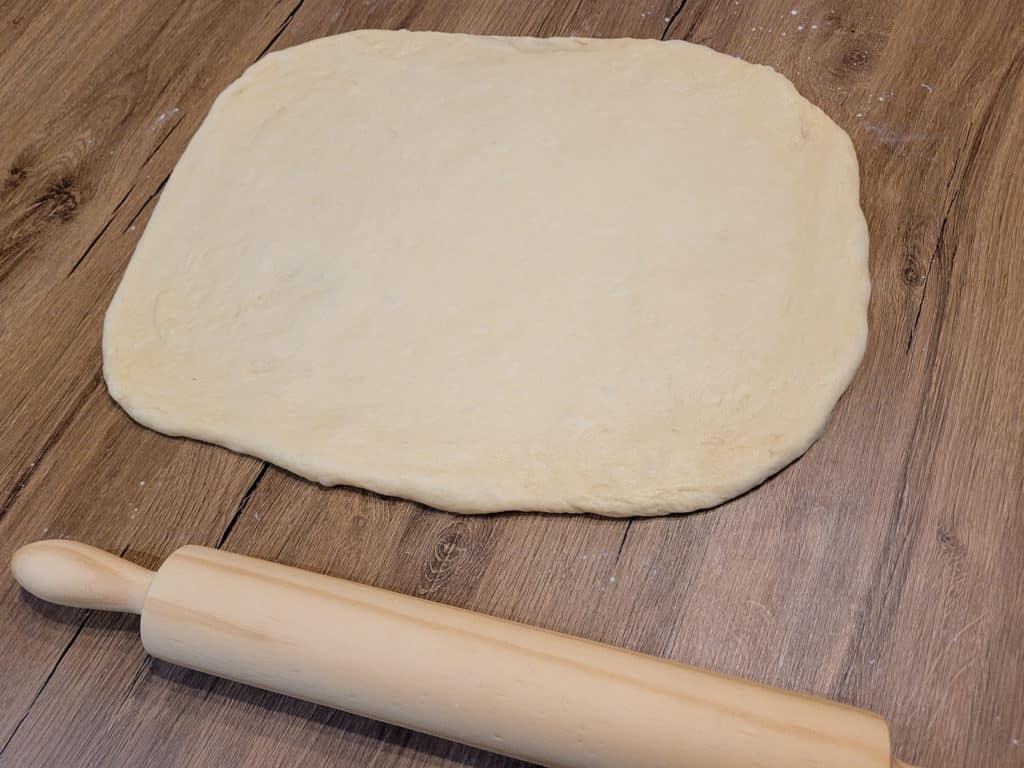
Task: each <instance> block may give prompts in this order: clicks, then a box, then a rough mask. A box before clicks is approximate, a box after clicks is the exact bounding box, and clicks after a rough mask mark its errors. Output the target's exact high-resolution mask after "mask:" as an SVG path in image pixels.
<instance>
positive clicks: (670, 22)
mask: <svg viewBox="0 0 1024 768" xmlns="http://www.w3.org/2000/svg"><path fill="white" fill-rule="evenodd" d="M685 5H686V0H682V2H680V3H679V5H678V6H676V9H675V11H673V12H672V15H671V16H669V19H668V22H667V23H666V24H665V28H664V29H663V30H661V37H660V38H659V39H661V40H664V39H665V38H666V37H667V36H668V31H669V30H670V29H672V25H673V24H675V23H676V19H677V18H679V14H680V13H682V12H683V7H684V6H685Z"/></svg>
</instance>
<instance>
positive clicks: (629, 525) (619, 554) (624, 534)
mask: <svg viewBox="0 0 1024 768" xmlns="http://www.w3.org/2000/svg"><path fill="white" fill-rule="evenodd" d="M632 527H633V518H630V519H629V520H628V521H626V528H625V529H624V530H623V531H622V538H621V539H620V540H619V548H618V550H617V551H616V552H615V562H613V563H612V565H613V566H616V565H618V564H619V560H620V559H621V558H622V550H624V549H625V548H626V539H627V538H628V537H629V529H630V528H632Z"/></svg>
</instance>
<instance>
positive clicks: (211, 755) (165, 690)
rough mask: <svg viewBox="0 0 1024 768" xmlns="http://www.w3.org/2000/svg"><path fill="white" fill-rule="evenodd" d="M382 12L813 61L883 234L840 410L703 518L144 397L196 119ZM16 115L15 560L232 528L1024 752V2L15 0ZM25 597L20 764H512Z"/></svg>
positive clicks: (9, 694)
mask: <svg viewBox="0 0 1024 768" xmlns="http://www.w3.org/2000/svg"><path fill="white" fill-rule="evenodd" d="M360 27H381V28H400V27H409V28H412V29H435V30H442V31H464V32H474V33H485V34H529V35H539V36H549V35H568V34H573V35H588V36H597V37H617V36H631V37H654V38H658V37H661V38H666V39H669V38H677V39H687V40H690V41H693V42H697V43H704V44H707V45H710V46H712V47H714V48H716V49H718V50H720V51H725V52H727V53H731V54H734V55H737V56H740V57H742V58H744V59H747V60H749V61H753V62H758V63H765V64H770V65H772V66H774V67H775V68H776V69H778V70H779V71H780V72H782V73H784V74H785V75H787V76H788V77H789V78H791V79H792V80H793V81H794V82H795V83H796V85H797V87H798V88H799V89H800V90H801V92H802V93H804V94H805V95H806V96H807V97H808V98H810V99H811V100H812V101H814V102H815V103H817V104H819V105H821V106H822V107H823V108H824V109H825V111H826V112H828V113H829V114H830V115H831V116H832V117H833V119H835V120H836V121H837V122H838V123H839V124H840V125H842V126H843V127H844V128H845V129H846V130H847V131H849V133H850V135H851V136H852V137H853V140H854V143H855V144H856V146H857V150H858V154H859V157H860V161H861V169H862V196H863V202H864V206H865V211H866V215H867V218H868V224H869V227H870V230H871V237H872V249H871V273H872V278H873V283H874V293H873V297H872V303H871V310H870V340H869V345H868V351H867V355H866V357H865V360H864V363H863V365H862V366H861V369H860V372H859V373H858V375H857V378H856V379H855V381H854V382H853V384H852V386H851V387H850V389H849V391H848V392H847V394H846V395H845V396H844V398H843V399H842V401H841V402H840V404H839V407H838V408H837V410H836V413H835V414H834V417H833V419H832V422H831V424H830V425H829V427H828V430H827V432H826V434H825V435H824V437H823V438H822V439H821V440H820V441H819V442H818V443H817V444H816V445H815V446H814V447H813V448H812V449H811V450H810V451H809V452H808V453H807V455H806V456H804V457H803V458H802V459H801V460H799V461H798V462H796V463H795V464H794V465H792V466H791V467H789V468H788V469H786V470H784V471H783V472H781V473H779V474H778V475H776V476H775V477H773V478H771V479H770V480H769V481H767V482H766V483H764V484H763V485H762V486H760V487H759V488H757V489H755V490H753V491H751V492H750V493H748V494H746V495H745V496H743V497H741V498H739V499H736V500H735V501H732V502H730V503H728V504H726V505H723V506H721V507H719V508H718V509H715V510H712V511H710V512H706V513H698V514H692V515H687V516H677V517H669V518H659V519H640V520H606V519H598V518H593V517H572V516H566V517H560V516H543V515H532V514H505V515H499V516H494V517H481V518H461V517H458V516H455V515H449V514H442V513H439V512H435V511H432V510H429V509H425V508H423V507H420V506H418V505H416V504H413V503H410V502H404V501H400V500H393V499H384V498H380V497H377V496H375V495H373V494H370V493H365V492H361V491H358V490H353V489H347V488H339V489H331V490H325V489H322V488H320V487H318V486H315V485H312V484H310V483H307V482H304V481H301V480H299V479H297V478H295V477H293V476H291V475H289V474H288V473H286V472H283V471H280V470H278V469H275V468H274V467H268V466H266V465H264V464H263V463H261V462H259V461H257V460H254V459H252V458H247V457H243V456H238V455H235V454H232V453H229V452H227V451H224V450H221V449H218V448H214V447H211V446H207V445H201V444H198V443H194V442H190V441H187V440H178V439H171V438H168V437H164V436H161V435H158V434H155V433H153V432H149V431H147V430H145V429H143V428H141V427H139V426H137V425H136V424H134V423H133V422H132V421H131V420H129V419H128V418H127V416H125V415H124V413H122V412H121V411H120V410H118V409H117V408H116V407H115V406H114V405H113V403H112V402H111V400H110V398H109V397H108V395H107V393H106V390H105V388H104V385H103V381H102V377H101V374H100V354H99V343H100V330H101V322H102V317H103V312H104V310H105V308H106V305H107V303H108V302H109V300H110V298H111V295H112V293H113V291H114V288H115V287H116V284H117V281H118V279H119V277H120V275H121V273H122V271H123V269H124V267H125V264H126V263H127V260H128V258H129V256H130V255H131V252H132V250H133V248H134V246H135V244H136V242H137V241H138V237H139V235H140V234H141V232H142V229H143V228H144V226H145V224H146V221H147V219H148V217H149V215H150V213H151V211H152V208H153V204H154V201H155V200H156V198H157V197H158V195H159V193H160V190H161V189H162V187H163V184H164V182H165V181H166V179H167V176H168V174H169V173H170V171H171V169H172V168H173V166H174V163H175V161H176V160H177V158H178V157H179V156H180V155H181V153H182V151H183V150H184V148H185V145H186V143H187V142H188V139H189V137H190V136H191V135H192V133H193V132H194V131H195V130H196V128H197V127H198V125H199V123H200V122H201V121H202V119H203V116H204V114H205V113H206V111H207V109H208V108H209V106H210V104H211V102H212V100H213V99H214V97H215V96H216V95H217V93H218V92H219V91H220V90H221V89H222V88H224V86H226V85H227V84H228V83H229V82H231V81H232V80H233V79H234V78H236V77H237V76H238V75H239V74H240V73H241V72H242V70H243V69H244V68H245V67H246V66H248V65H249V64H251V63H252V62H253V61H254V60H256V59H257V58H259V57H260V56H261V55H263V54H264V53H265V52H266V51H268V50H270V49H279V48H283V47H287V46H290V45H295V44H297V43H301V42H304V41H306V40H310V39H313V38H316V37H321V36H323V35H329V34H333V33H337V32H341V31H344V30H349V29H356V28H360ZM0 115H2V119H0V172H2V174H3V178H2V179H0V562H4V563H6V562H7V561H8V560H9V559H10V555H11V553H12V552H13V550H14V549H15V548H17V547H18V546H20V545H22V544H24V543H26V542H29V541H33V540H36V539H39V538H44V537H61V536H62V537H68V538H75V539H81V540H83V541H86V542H89V543H92V544H96V545H98V546H100V547H103V548H105V549H108V550H110V551H112V552H116V553H119V554H120V553H125V556H126V557H128V558H129V559H131V560H133V561H135V562H138V563H140V564H142V565H145V566H148V567H150V566H153V565H155V564H156V563H157V562H159V561H160V560H161V559H162V558H163V557H165V556H166V555H167V554H169V553H170V552H171V551H172V550H173V549H174V548H176V547H177V546H179V545H181V544H183V543H186V542H193V543H200V544H206V545H209V546H216V547H222V548H225V549H229V550H232V551H237V552H241V553H245V554H251V555H255V556H258V557H264V558H269V559H275V560H279V561H282V562H285V563H288V564H292V565H297V566H300V567H303V568H308V569H312V570H316V571H321V572H325V573H330V574H332V575H337V576H343V577H346V578H350V579H355V580H358V581H362V582H366V583H369V584H373V585H376V586H381V587H385V588H388V589H393V590H398V591H401V592H406V593H409V594H415V595H421V596H426V597H429V598H431V599H433V600H438V601H442V602H446V603H452V604H457V605H461V606H466V607H469V608H473V609H476V610H480V611H484V612H487V613H490V614H494V615H497V616H502V617H507V618H512V619H516V620H518V621H523V622H527V623H530V624H535V625H538V626H542V627H548V628H553V629H557V630H561V631H565V632H570V633H573V634H577V635H581V636H584V637H588V638H593V639H597V640H602V641H606V642H610V643H614V644H616V645H620V646H623V647H627V648H632V649H636V650H640V651H644V652H647V653H652V654H656V655H659V656H663V657H666V658H671V659H676V660H679V661H685V662H688V663H691V664H696V665H700V666H705V667H708V668H711V669H715V670H719V671H723V672H727V673H733V674H738V675H742V676H745V677H748V678H751V679H754V680H758V681H762V682H766V683H769V684H772V685H777V686H783V687H787V688H792V689H795V690H799V691H805V692H810V693H814V694H819V695H824V696H829V697H833V698H836V699H839V700H840V701H844V702H849V703H852V704H855V705H858V706H861V707H867V708H870V709H873V710H875V711H877V712H879V713H881V714H882V715H883V716H885V717H886V718H887V719H888V720H889V721H890V723H891V725H892V730H893V738H894V743H895V745H896V748H895V751H896V753H897V754H898V755H900V756H901V757H902V758H903V759H904V760H908V761H911V762H913V763H916V764H920V765H921V766H926V767H932V768H937V767H938V766H978V767H979V768H1019V766H1021V765H1024V744H1022V743H1021V742H1022V741H1024V511H1022V509H1021V506H1022V501H1024V461H1022V460H1024V406H1022V403H1024V313H1022V312H1021V309H1020V308H1021V306H1022V305H1024V276H1022V272H1021V270H1022V268H1024V258H1022V257H1024V150H1022V147H1024V5H1022V4H1021V3H1020V0H987V1H986V2H977V1H976V0H947V1H945V2H940V1H939V0H902V1H901V2H885V1H884V0H850V1H848V2H847V1H844V0H685V2H683V3H682V4H681V5H680V4H679V0H625V1H621V0H579V2H570V3H560V2H556V1H555V0H518V1H516V2H508V3H495V2H488V1H487V0H466V1H465V2H459V1H458V0H395V1H394V2H388V1H387V0H353V1H352V2H344V3H341V2H337V1H336V0H335V1H334V2H327V0H288V1H287V2H274V1H273V0H246V2H241V3H239V2H219V3H216V2H208V1H207V2H186V1H184V0H183V1H182V2H173V3H172V2H166V3H140V2H136V0H120V1H118V0H106V2H102V3H101V2H56V1H54V2H35V1H33V2H28V1H26V0H7V2H5V3H3V4H2V5H0ZM685 140H686V137H685V136H680V141H685ZM685 234H686V233H685V232H680V240H681V242H682V241H683V239H684V238H685ZM0 615H2V616H3V617H4V620H3V621H0V649H2V650H3V652H2V653H0V766H19V767H20V766H37V765H38V766H81V765H96V766H120V765H140V766H141V765H146V766H157V765H159V766H224V765H243V764H244V765H249V766H271V765H303V766H318V765H325V766H326V765H353V766H364V765H373V766H394V767H396V768H398V767H405V766H469V765H472V766H502V767H504V766H512V765H515V764H516V763H514V761H510V760H507V759H503V758H498V757H495V756H492V755H488V754H485V753H482V752H478V751H475V750H472V749H470V748H468V747H462V746H458V745H455V744H451V743H447V742H444V741H440V740H437V739H432V738H429V737H426V736H422V735H418V734H415V733H411V732H408V731H405V730H402V729H400V728H396V727H391V726H387V725H383V724H381V723H376V722H371V721H368V720H363V719H360V718H357V717H352V716H349V715H346V714H343V713H341V712H336V711H333V710H329V709H325V708H323V707H317V706H314V705H311V704H305V703H301V702H298V701H294V700H290V699H287V698H285V697H281V696H278V695H274V694H269V693H264V692H261V691H257V690H254V689H251V688H247V687H245V686H241V685H237V684H233V683H228V682H225V681H222V680H217V679H214V678H212V677H208V676H205V675H202V674H198V673H192V672H187V671H184V670H182V669H178V668H175V667H172V666H170V665H167V664H163V663H160V662H154V661H152V660H150V659H148V658H147V657H146V656H145V655H144V654H143V652H142V648H141V646H140V644H139V641H138V637H137V632H136V630H137V619H136V618H134V617H133V618H127V617H120V616H112V615H107V614H99V613H90V612H87V611H79V610H71V609H59V608H55V607H51V606H48V605H45V604H43V603H41V602H40V601H37V600H35V599H33V598H31V597H29V596H27V595H26V594H25V593H23V592H22V591H21V590H19V589H18V588H17V586H16V585H15V583H14V582H13V580H12V579H11V578H10V577H9V576H7V575H5V576H3V577H2V578H0ZM465 673H466V675H468V676H470V675H472V674H473V669H472V668H467V669H466V670H465Z"/></svg>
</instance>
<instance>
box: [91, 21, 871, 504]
mask: <svg viewBox="0 0 1024 768" xmlns="http://www.w3.org/2000/svg"><path fill="white" fill-rule="evenodd" d="M867 248H868V237H867V229H866V226H865V223H864V218H863V216H862V214H861V210H860V206H859V200H858V170H857V161H856V157H855V155H854V151H853V147H852V145H851V143H850V140H849V138H848V137H847V135H846V134H845V133H844V132H843V131H842V130H841V129H840V128H838V127H837V126H836V125H835V124H834V123H833V122H832V121H831V120H829V119H828V117H826V116H825V114H824V113H823V112H822V111H821V110H820V109H818V108H817V107H815V106H813V105H812V104H810V103H809V102H808V101H807V100H805V99H804V98H802V97H801V96H800V95H799V94H798V93H797V91H796V90H795V89H794V87H793V86H792V84H790V82H789V81H788V80H786V79H785V78H784V77H782V76H781V75H779V74H776V73H775V72H774V71H772V70H771V69H769V68H766V67H760V66H754V65H751V64H747V63H744V62H742V61H740V60H738V59H735V58H732V57H729V56H725V55H722V54H719V53H715V52H714V51H712V50H710V49H708V48H704V47H701V46H696V45H690V44H686V43H675V44H669V43H660V42H654V41H640V40H601V41H599V40H585V39H551V40H537V39H531V38H485V37H471V36H464V35H443V34H435V33H421V32H415V33H414V32H377V31H361V32H355V33H350V34H345V35H340V36H337V37H331V38H326V39H323V40H318V41H315V42H312V43H308V44H306V45H301V46H298V47H296V48H291V49H288V50H285V51H282V52H280V53H274V54H271V55H269V56H267V57H266V58H264V59H263V60H261V61H260V62H258V63H257V64H255V65H253V66H252V67H251V68H250V69H249V70H248V71H247V72H246V73H245V74H244V75H243V76H242V77H241V78H240V79H239V80H238V81H236V82H235V83H234V84H232V85H231V86H230V87H229V88H228V89H227V90H226V91H224V93H223V94H222V95H221V96H220V97H219V98H218V99H217V101H216V103H215V104H214V106H213V109H212V110H211V111H210V114H209V116H208V117H207V118H206V121H205V122H204V123H203V125H202V127H201V128H200V129H199V131H198V132H197V133H196V135H195V137H194V138H193V139H192V142H191V144H190V145H189V147H188V150H187V151H186V152H185V154H184V155H183V156H182V158H181V161H180V162H179V163H178V166H177V168H176V169H175V171H174V173H173V175H172V176H171V179H170V181H169V183H168V184H167V187H166V189H165V190H164V192H163V194H162V196H161V198H160V201H159V204H158V205H157V207H156V210H155V212H154V213H153V216H152V219H151V221H150V222H149V225H148V227H147V228H146V231H145V233H144V235H143V237H142V239H141V240H140V242H139V245H138V248H137V250H136V251H135V254H134V256H133V257H132V260H131V263H130V264H129V266H128V269H127V271H126V272H125V275H124V279H123V282H122V283H121V286H120V288H119V289H118V291H117V294H116V296H115V297H114V300H113V303H112V304H111V306H110V310H109V312H108V314H107V318H106V325H105V329H104V337H103V359H104V372H105V375H106V379H107V384H108V386H109V389H110V393H111V394H112V395H113V397H114V398H115V399H116V400H117V401H118V402H119V403H120V404H121V405H122V406H123V407H124V408H125V410H126V411H127V412H128V413H129V414H130V415H131V416H132V417H133V418H135V419H137V420H138V421H140V422H142V423H143V424H145V425H147V426H150V427H152V428H154V429H157V430H160V431H161V432H166V433H168V434H174V435H187V436H190V437H194V438H199V439H201V440H207V441H209V442H213V443H217V444H220V445H224V446H227V447H229V448H232V449H234V450H237V451H242V452H245V453H249V454H253V455H255V456H259V457H262V458H264V459H267V460H269V461H272V462H274V463H275V464H278V465H280V466H282V467H285V468H287V469H289V470H291V471H293V472H295V473H297V474H299V475H302V476H304V477H307V478H310V479H313V480H316V481H318V482H320V483H324V484H351V485H358V486H363V487H365V488H369V489H372V490H374V491H378V492H380V493H383V494H389V495H396V496H403V497H407V498H412V499H416V500H419V501H422V502H425V503H427V504H430V505H433V506H435V507H439V508H442V509H448V510H455V511H459V512H493V511H498V510H506V509H523V510H545V511H550V512H594V513H599V514H606V515H633V514H637V515H648V514H659V513H666V512H684V511H688V510H693V509H698V508H701V507H707V506H710V505H714V504H717V503H719V502H721V501H723V500H725V499H728V498H730V497H731V496H735V495H736V494H739V493H741V492H743V491H744V490H746V489H748V488H750V487H751V486H753V485H755V484H757V483H758V482H760V481H761V480H763V479H764V478H766V477H767V476H769V475H770V474H772V473H773V472H775V471H777V470H778V469H780V468H781V467H783V466H785V465H786V464H787V463H789V462H790V461H792V460H793V459H795V458H796V457H797V456H799V455H800V454H801V453H802V452H803V451H805V450H806V449H807V447H808V446H809V445H810V444H811V443H812V442H813V441H814V440H815V439H816V438H817V436H818V435H820V434H821V432H822V429H823V428H824V425H825V422H826V420H827V418H828V414H829V412H830V410H831V409H832V407H833V405H834V404H835V402H836V400H837V399H838V398H839V396H840V394H841V393H842V392H843V390H844V389H845V387H846V386H847V384H848V383H849V381H850V379H851V377H852V376H853V373H854V371H855V369H856V367H857V365H858V363H859V361H860V359H861V356H862V354H863V351H864V345H865V339H866V335H867V323H866V316H867V302H868V294H869V290H870V287H869V280H868V270H867Z"/></svg>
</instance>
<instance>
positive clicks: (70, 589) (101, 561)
mask: <svg viewBox="0 0 1024 768" xmlns="http://www.w3.org/2000/svg"><path fill="white" fill-rule="evenodd" d="M11 571H12V572H13V573H14V578H15V579H17V581H18V583H19V584H21V586H23V587H24V588H25V589H26V590H28V591H29V592H31V593H32V594H33V595H35V596H36V597H39V598H42V599H43V600H48V601H50V602H51V603H59V604H60V605H68V606H71V607H73V608H92V609H94V610H99V611H119V612H121V613H137V614H140V615H141V614H142V603H143V602H144V601H145V599H146V592H147V591H148V590H149V584H150V582H151V581H152V580H153V576H154V575H155V574H154V573H153V571H147V570H146V569H145V568H142V567H141V566H138V565H135V564H134V563H129V562H128V561H127V560H122V559H121V558H120V557H117V556H116V555H112V554H110V553H109V552H104V551H103V550H102V549H97V548H96V547H90V546H88V545H86V544H80V543H78V542H77V541H65V540H63V539H49V540H46V541H37V542H34V543H32V544H28V545H26V546H24V547H22V548H21V549H19V550H18V551H17V552H15V553H14V557H12V558H11Z"/></svg>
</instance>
